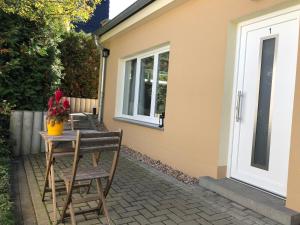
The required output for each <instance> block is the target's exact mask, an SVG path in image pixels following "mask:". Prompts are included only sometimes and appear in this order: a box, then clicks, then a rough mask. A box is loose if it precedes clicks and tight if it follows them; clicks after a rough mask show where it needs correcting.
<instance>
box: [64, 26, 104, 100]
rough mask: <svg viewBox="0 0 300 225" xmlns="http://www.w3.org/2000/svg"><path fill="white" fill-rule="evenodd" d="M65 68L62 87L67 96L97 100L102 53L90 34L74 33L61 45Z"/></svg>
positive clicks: (67, 36) (67, 35)
mask: <svg viewBox="0 0 300 225" xmlns="http://www.w3.org/2000/svg"><path fill="white" fill-rule="evenodd" d="M59 49H60V51H61V61H62V65H63V67H64V69H63V77H62V80H61V85H62V86H61V87H62V89H63V91H64V93H65V95H66V96H70V97H82V98H97V96H98V79H99V78H98V77H99V63H100V62H99V61H100V51H99V50H98V49H97V46H96V45H95V42H94V39H93V37H92V36H91V35H90V34H85V33H83V32H80V33H76V32H74V31H71V32H68V33H66V34H65V35H63V41H62V42H61V43H60V44H59Z"/></svg>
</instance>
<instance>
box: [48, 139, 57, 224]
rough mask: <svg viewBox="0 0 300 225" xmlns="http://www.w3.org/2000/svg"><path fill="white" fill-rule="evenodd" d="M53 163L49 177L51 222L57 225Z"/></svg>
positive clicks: (50, 145)
mask: <svg viewBox="0 0 300 225" xmlns="http://www.w3.org/2000/svg"><path fill="white" fill-rule="evenodd" d="M49 147H50V152H51V151H52V143H50V144H49ZM54 163H55V160H53V163H51V168H50V177H51V192H52V204H53V222H54V224H57V210H56V188H55V173H54Z"/></svg>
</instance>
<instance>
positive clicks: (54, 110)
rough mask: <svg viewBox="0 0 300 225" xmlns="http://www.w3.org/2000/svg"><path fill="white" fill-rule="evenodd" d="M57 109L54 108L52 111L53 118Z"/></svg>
mask: <svg viewBox="0 0 300 225" xmlns="http://www.w3.org/2000/svg"><path fill="white" fill-rule="evenodd" d="M56 113H57V112H56V109H55V108H54V109H52V111H51V116H56Z"/></svg>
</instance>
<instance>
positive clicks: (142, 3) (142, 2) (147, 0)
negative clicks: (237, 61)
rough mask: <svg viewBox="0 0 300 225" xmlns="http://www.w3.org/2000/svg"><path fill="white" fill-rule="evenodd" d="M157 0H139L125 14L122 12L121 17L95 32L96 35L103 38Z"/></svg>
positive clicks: (118, 16)
mask: <svg viewBox="0 0 300 225" xmlns="http://www.w3.org/2000/svg"><path fill="white" fill-rule="evenodd" d="M154 1H155V0H138V1H136V2H135V3H133V4H132V5H131V6H129V7H128V8H127V9H125V10H124V11H123V12H121V13H120V14H119V15H117V16H116V17H115V18H113V19H112V20H110V21H109V22H108V23H107V24H105V25H104V26H103V27H102V28H100V29H98V30H97V31H96V32H95V35H97V36H102V35H103V34H105V33H106V32H108V31H110V30H111V29H113V28H114V27H116V26H117V25H119V24H120V23H122V22H123V21H125V20H126V19H128V18H129V17H131V16H132V15H134V14H135V13H137V12H139V11H141V10H142V9H144V8H145V7H147V6H148V5H150V4H151V3H152V2H154Z"/></svg>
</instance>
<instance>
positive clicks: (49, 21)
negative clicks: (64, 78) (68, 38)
mask: <svg viewBox="0 0 300 225" xmlns="http://www.w3.org/2000/svg"><path fill="white" fill-rule="evenodd" d="M100 2H101V0H94V1H93V0H88V1H87V0H50V1H49V0H34V1H33V0H21V1H20V0H0V33H1V36H0V100H3V99H5V100H7V101H8V102H9V103H11V104H13V105H15V106H16V108H17V109H28V110H41V109H44V108H45V106H46V102H47V98H48V96H49V93H51V92H52V90H53V89H54V88H55V87H56V86H57V85H58V84H59V81H60V79H59V78H60V77H61V70H62V66H61V61H60V58H59V50H58V48H57V47H58V44H59V42H61V41H62V35H63V34H64V33H65V32H66V31H68V30H69V29H70V27H71V25H70V23H72V22H78V21H86V20H88V19H89V17H90V16H91V14H92V12H93V11H94V9H95V6H96V4H98V3H100Z"/></svg>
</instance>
